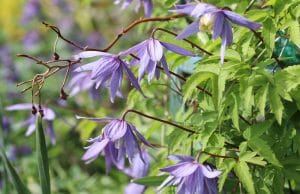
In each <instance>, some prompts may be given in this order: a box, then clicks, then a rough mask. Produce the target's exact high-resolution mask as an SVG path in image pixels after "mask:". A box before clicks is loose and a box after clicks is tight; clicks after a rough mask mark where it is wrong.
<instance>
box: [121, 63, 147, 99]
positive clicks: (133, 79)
mask: <svg viewBox="0 0 300 194" xmlns="http://www.w3.org/2000/svg"><path fill="white" fill-rule="evenodd" d="M123 67H124V69H125V72H126V74H127V77H128V79H129V80H130V82H131V84H132V85H133V87H135V88H136V89H137V90H138V91H139V92H140V93H141V94H142V95H143V96H144V97H146V96H145V95H144V93H143V91H142V89H141V87H140V85H139V83H138V81H137V79H136V78H135V77H134V75H133V73H132V72H131V71H130V69H129V68H128V67H127V66H126V64H125V63H123Z"/></svg>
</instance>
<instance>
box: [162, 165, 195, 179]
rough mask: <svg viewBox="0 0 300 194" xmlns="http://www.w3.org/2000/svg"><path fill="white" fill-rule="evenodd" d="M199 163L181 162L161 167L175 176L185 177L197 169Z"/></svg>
mask: <svg viewBox="0 0 300 194" xmlns="http://www.w3.org/2000/svg"><path fill="white" fill-rule="evenodd" d="M198 167H199V164H194V163H192V162H181V163H178V164H175V165H173V166H169V167H166V168H162V169H160V170H161V171H163V172H168V173H170V174H171V175H173V176H175V177H185V176H188V175H190V174H192V173H194V172H195V170H197V168H198Z"/></svg>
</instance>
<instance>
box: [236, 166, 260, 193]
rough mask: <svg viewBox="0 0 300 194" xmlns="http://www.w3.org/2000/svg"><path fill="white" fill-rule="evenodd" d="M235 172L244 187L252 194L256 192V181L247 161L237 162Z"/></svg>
mask: <svg viewBox="0 0 300 194" xmlns="http://www.w3.org/2000/svg"><path fill="white" fill-rule="evenodd" d="M234 172H235V174H236V175H237V177H238V178H239V180H240V181H241V183H242V185H243V187H244V188H245V189H246V191H247V192H248V193H250V194H255V188H254V183H253V180H252V175H251V173H250V170H249V167H248V165H247V163H246V162H243V161H240V162H238V163H236V165H235V167H234Z"/></svg>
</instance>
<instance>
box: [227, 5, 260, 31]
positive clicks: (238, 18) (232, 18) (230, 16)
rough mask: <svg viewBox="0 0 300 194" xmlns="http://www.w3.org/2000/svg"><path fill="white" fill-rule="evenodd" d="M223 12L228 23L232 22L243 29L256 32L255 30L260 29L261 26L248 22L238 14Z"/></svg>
mask: <svg viewBox="0 0 300 194" xmlns="http://www.w3.org/2000/svg"><path fill="white" fill-rule="evenodd" d="M223 12H224V14H225V15H226V17H227V18H228V19H229V20H230V21H232V22H233V23H235V24H238V25H240V26H244V27H246V28H250V29H252V30H256V29H257V28H260V27H261V24H259V23H256V22H252V21H250V20H248V19H247V18H245V17H243V16H241V15H239V14H236V13H234V12H232V11H228V10H224V11H223Z"/></svg>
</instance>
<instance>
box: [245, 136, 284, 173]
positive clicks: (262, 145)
mask: <svg viewBox="0 0 300 194" xmlns="http://www.w3.org/2000/svg"><path fill="white" fill-rule="evenodd" d="M248 145H249V147H250V148H251V149H252V150H253V151H256V152H257V153H259V155H260V156H262V157H264V158H265V159H266V160H267V161H268V162H270V163H271V164H273V165H274V166H277V167H282V165H281V164H280V162H279V161H278V159H277V157H276V155H275V154H274V152H273V150H272V149H271V147H270V146H269V145H268V144H267V143H266V142H265V141H264V140H263V139H261V138H258V137H257V138H251V139H250V140H248Z"/></svg>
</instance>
